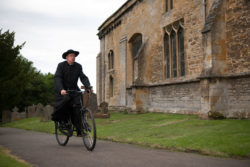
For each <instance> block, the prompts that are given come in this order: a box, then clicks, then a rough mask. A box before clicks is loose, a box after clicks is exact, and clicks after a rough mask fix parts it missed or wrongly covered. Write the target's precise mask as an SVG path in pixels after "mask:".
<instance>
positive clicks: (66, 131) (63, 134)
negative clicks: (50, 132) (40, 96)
mask: <svg viewBox="0 0 250 167" xmlns="http://www.w3.org/2000/svg"><path fill="white" fill-rule="evenodd" d="M72 134H73V126H72V123H71V122H68V123H66V124H61V123H59V122H55V135H56V140H57V143H58V144H59V145H61V146H65V145H66V144H67V143H68V141H69V137H70V136H72Z"/></svg>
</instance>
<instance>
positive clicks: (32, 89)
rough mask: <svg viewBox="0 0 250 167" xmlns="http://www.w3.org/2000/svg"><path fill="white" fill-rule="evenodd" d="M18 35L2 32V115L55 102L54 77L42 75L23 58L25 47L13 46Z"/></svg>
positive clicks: (0, 78) (0, 83) (0, 75)
mask: <svg viewBox="0 0 250 167" xmlns="http://www.w3.org/2000/svg"><path fill="white" fill-rule="evenodd" d="M14 40H15V33H14V32H11V33H10V32H9V31H6V32H4V33H2V30H0V67H1V70H0V115H1V111H3V110H6V109H8V110H11V109H12V108H14V106H17V107H18V108H19V109H20V110H23V109H24V107H26V106H29V105H32V104H37V103H42V104H44V105H46V104H48V103H52V102H53V100H54V94H53V93H54V91H53V90H54V75H53V74H50V73H48V74H42V73H41V72H40V71H38V70H37V69H36V68H35V67H33V63H32V62H31V61H29V60H27V59H26V58H24V57H23V56H21V55H20V50H21V49H22V47H23V46H24V44H25V43H23V44H22V45H17V46H14Z"/></svg>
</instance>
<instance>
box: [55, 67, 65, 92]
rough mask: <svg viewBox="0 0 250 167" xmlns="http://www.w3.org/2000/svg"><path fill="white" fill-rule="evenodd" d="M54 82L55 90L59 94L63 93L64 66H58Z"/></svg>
mask: <svg viewBox="0 0 250 167" xmlns="http://www.w3.org/2000/svg"><path fill="white" fill-rule="evenodd" d="M54 81H55V90H56V91H57V92H61V90H63V89H64V88H63V72H62V66H61V64H58V66H57V69H56V73H55V76H54Z"/></svg>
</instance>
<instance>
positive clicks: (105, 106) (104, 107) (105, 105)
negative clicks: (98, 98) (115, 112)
mask: <svg viewBox="0 0 250 167" xmlns="http://www.w3.org/2000/svg"><path fill="white" fill-rule="evenodd" d="M108 105H109V104H108V103H107V102H105V101H104V102H102V103H101V104H100V108H101V113H103V114H108V112H109V110H108Z"/></svg>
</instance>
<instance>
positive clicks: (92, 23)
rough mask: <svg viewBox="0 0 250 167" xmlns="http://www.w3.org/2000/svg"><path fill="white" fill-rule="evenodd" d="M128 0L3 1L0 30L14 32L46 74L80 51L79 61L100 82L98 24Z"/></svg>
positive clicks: (31, 59) (33, 60)
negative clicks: (66, 56)
mask: <svg viewBox="0 0 250 167" xmlns="http://www.w3.org/2000/svg"><path fill="white" fill-rule="evenodd" d="M126 1H127V0H1V3H0V29H2V32H5V31H6V30H10V31H14V32H15V33H16V34H15V39H16V41H15V45H18V44H22V43H23V42H26V44H25V46H24V48H23V49H22V50H21V54H22V55H23V56H24V57H26V58H27V59H28V60H30V61H32V62H33V63H34V66H35V67H36V68H37V69H38V70H40V71H41V72H42V73H48V72H50V73H55V70H56V67H57V64H58V63H59V62H61V61H63V59H62V57H61V55H62V53H63V52H64V51H66V50H68V49H74V50H78V51H80V55H79V56H78V57H77V59H76V61H77V62H79V63H81V64H82V66H83V72H84V73H85V74H86V75H87V76H88V77H89V79H90V82H91V84H92V85H93V86H94V88H95V85H96V56H97V54H98V53H99V52H100V45H99V39H98V36H97V35H96V34H97V33H98V31H97V29H98V27H99V26H100V25H101V24H102V23H103V22H104V21H105V20H106V19H107V18H108V17H109V16H110V15H111V14H113V13H114V12H115V11H116V10H117V9H118V8H119V7H120V6H121V5H122V4H123V3H125V2H126Z"/></svg>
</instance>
